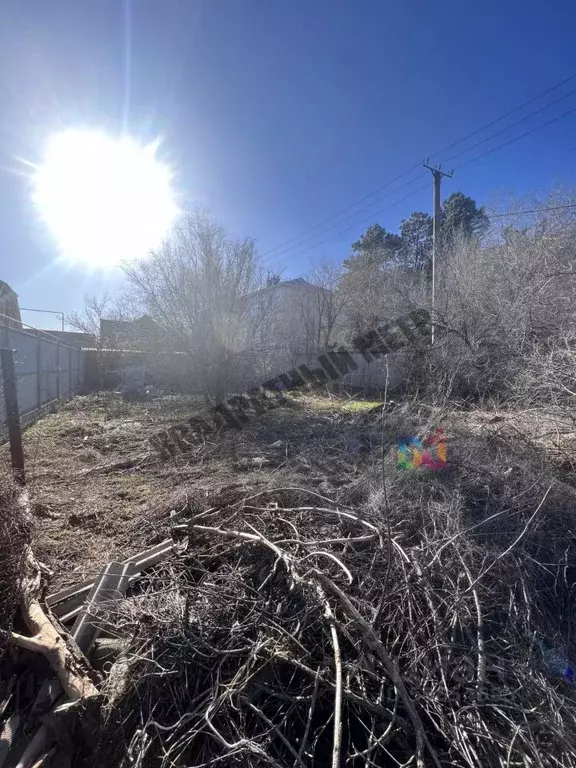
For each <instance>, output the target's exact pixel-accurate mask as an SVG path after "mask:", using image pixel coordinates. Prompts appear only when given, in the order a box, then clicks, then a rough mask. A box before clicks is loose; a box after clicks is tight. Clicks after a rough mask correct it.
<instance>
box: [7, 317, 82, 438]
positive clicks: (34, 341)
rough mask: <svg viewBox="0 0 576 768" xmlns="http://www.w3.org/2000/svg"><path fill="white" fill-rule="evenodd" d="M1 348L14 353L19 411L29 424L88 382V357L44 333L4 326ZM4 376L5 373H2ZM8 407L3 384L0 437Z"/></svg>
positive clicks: (79, 350)
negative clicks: (86, 373) (86, 367)
mask: <svg viewBox="0 0 576 768" xmlns="http://www.w3.org/2000/svg"><path fill="white" fill-rule="evenodd" d="M0 347H4V348H6V349H13V350H14V367H15V374H16V389H17V395H18V410H19V413H20V417H21V418H22V419H23V420H24V421H26V419H30V418H32V417H33V416H34V414H35V413H36V412H37V411H39V410H40V409H41V408H42V406H45V405H47V404H48V403H51V402H53V401H56V400H58V399H60V398H63V397H68V396H71V395H73V394H75V393H77V392H78V391H79V390H80V388H81V387H82V384H83V379H84V353H83V351H82V350H81V349H78V348H76V347H70V346H68V345H67V344H63V343H62V342H60V341H59V340H58V339H57V338H56V337H53V336H51V335H50V334H48V333H45V332H44V331H39V330H30V329H28V330H24V329H15V328H8V327H7V326H4V325H3V326H0ZM0 372H1V371H0ZM5 431H6V404H5V402H4V392H3V389H2V386H1V383H0V434H1V435H2V437H4V436H5Z"/></svg>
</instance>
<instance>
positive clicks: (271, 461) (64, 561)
mask: <svg viewBox="0 0 576 768" xmlns="http://www.w3.org/2000/svg"><path fill="white" fill-rule="evenodd" d="M373 406H377V403H374V402H362V403H357V402H355V401H349V402H345V401H340V400H329V399H327V398H326V399H323V398H312V397H308V398H306V397H302V398H300V399H298V400H296V399H295V400H294V401H293V402H292V403H291V404H290V405H288V406H285V407H279V408H277V409H275V410H273V411H271V412H269V413H267V414H266V415H264V416H262V417H261V418H259V419H258V420H254V421H253V423H251V424H250V425H249V426H247V427H245V428H244V429H243V430H242V431H241V432H236V431H230V430H222V431H220V432H218V433H213V434H210V435H202V434H198V435H196V436H193V438H192V440H191V441H190V445H189V447H188V450H187V451H186V453H185V454H182V455H179V456H177V457H174V458H172V459H170V460H169V461H162V460H161V459H160V457H159V455H158V454H157V452H156V450H155V449H154V448H153V447H152V445H151V443H150V438H151V437H153V436H154V435H155V434H156V433H158V432H159V431H160V430H162V429H166V428H167V427H169V426H170V425H173V424H176V423H179V422H181V421H182V420H185V419H186V418H188V417H190V416H191V415H193V414H195V413H200V412H201V410H202V403H201V402H200V401H199V400H197V399H194V398H186V397H163V398H158V399H155V400H152V401H150V402H142V403H127V402H125V401H123V400H122V399H121V398H120V397H119V396H117V395H114V394H111V393H102V394H100V395H95V396H89V397H77V398H75V399H74V400H72V401H71V402H69V403H67V404H66V405H64V406H62V407H61V408H60V409H59V410H58V411H56V412H55V413H52V414H49V415H47V416H46V417H45V418H43V419H41V420H40V421H38V422H37V423H36V424H34V425H33V426H31V427H30V428H29V429H28V430H27V431H26V432H25V433H24V449H25V456H26V468H27V474H28V484H29V486H30V489H31V494H32V498H33V501H34V505H33V509H34V513H35V517H36V522H37V531H36V544H35V550H36V552H37V555H38V557H39V558H40V559H42V560H43V561H44V562H45V563H46V564H48V565H49V566H50V567H51V568H52V569H53V570H54V578H53V581H52V584H51V588H54V587H55V586H56V587H59V586H67V585H68V584H71V583H74V582H77V581H80V580H82V579H84V578H86V577H87V576H88V575H91V574H93V573H94V572H95V571H98V570H99V568H100V567H101V566H102V565H103V564H104V563H106V562H108V561H109V560H111V559H115V558H116V559H124V558H126V557H128V556H129V555H131V554H133V553H135V552H137V551H139V550H140V549H142V548H144V547H146V546H150V545H152V544H154V543H156V541H158V540H160V539H161V538H163V537H164V536H165V535H166V531H167V530H168V519H169V514H170V511H171V510H181V509H183V508H184V507H186V506H190V507H194V506H200V507H205V506H206V503H207V499H208V498H210V499H217V498H218V497H221V496H222V494H224V493H226V492H227V491H229V490H231V489H238V488H241V487H245V488H246V489H247V490H248V489H251V488H260V487H266V486H271V487H279V486H282V485H287V484H288V485H290V484H303V485H305V486H306V487H313V488H317V489H319V490H320V491H322V492H324V493H333V492H334V491H335V490H336V489H337V488H338V487H340V486H342V485H345V484H349V483H351V482H353V481H354V478H355V477H357V476H358V475H359V473H360V469H359V467H358V463H359V461H360V460H361V459H362V457H364V456H365V455H366V453H367V451H368V448H369V441H368V442H367V439H368V438H367V431H366V429H365V428H364V427H363V426H362V425H361V424H359V417H360V416H361V415H362V412H363V411H365V410H366V409H369V408H371V407H373ZM372 439H373V440H374V439H375V435H373V436H372ZM2 450H3V451H4V453H5V456H4V461H7V460H8V457H7V455H6V454H7V447H6V446H4V447H3V448H2Z"/></svg>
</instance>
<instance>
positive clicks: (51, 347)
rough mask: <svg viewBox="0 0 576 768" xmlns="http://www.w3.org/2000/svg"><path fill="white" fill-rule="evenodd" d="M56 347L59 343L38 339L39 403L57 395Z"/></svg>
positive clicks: (53, 398)
mask: <svg viewBox="0 0 576 768" xmlns="http://www.w3.org/2000/svg"><path fill="white" fill-rule="evenodd" d="M58 347H59V344H57V343H54V342H52V341H46V339H41V340H40V404H41V405H44V403H49V402H50V401H51V400H55V399H56V398H57V397H58V352H59V350H58Z"/></svg>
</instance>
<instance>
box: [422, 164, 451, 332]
mask: <svg viewBox="0 0 576 768" xmlns="http://www.w3.org/2000/svg"><path fill="white" fill-rule="evenodd" d="M423 165H424V168H428V170H429V171H431V172H432V178H433V179H434V214H433V219H432V301H431V304H432V312H431V315H432V328H431V334H432V335H431V342H432V344H434V325H435V317H434V311H435V309H436V258H437V256H438V251H439V246H440V216H441V215H442V201H441V197H440V186H441V184H442V177H443V176H446V178H448V179H451V178H452V175H453V173H454V171H450V172H449V173H447V172H445V171H443V170H442V169H441V167H440V166H439V165H436V166H432V165H429V164H428V160H425V161H424V163H423Z"/></svg>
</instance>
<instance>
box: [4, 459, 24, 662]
mask: <svg viewBox="0 0 576 768" xmlns="http://www.w3.org/2000/svg"><path fill="white" fill-rule="evenodd" d="M20 493H21V489H18V488H17V487H16V486H15V485H14V483H13V482H12V480H11V479H10V478H9V477H8V476H6V475H4V474H3V475H2V476H0V658H1V657H2V655H3V653H4V651H5V635H4V633H5V632H7V631H9V630H11V629H12V622H13V620H14V614H15V613H16V609H17V607H18V603H19V599H20V597H19V588H18V585H19V580H20V577H21V569H22V563H23V558H24V551H25V549H26V546H27V545H28V544H29V543H30V538H31V521H30V519H29V516H28V514H27V512H26V509H25V507H24V505H23V504H22V503H21V502H20V501H19V494H20Z"/></svg>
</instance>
